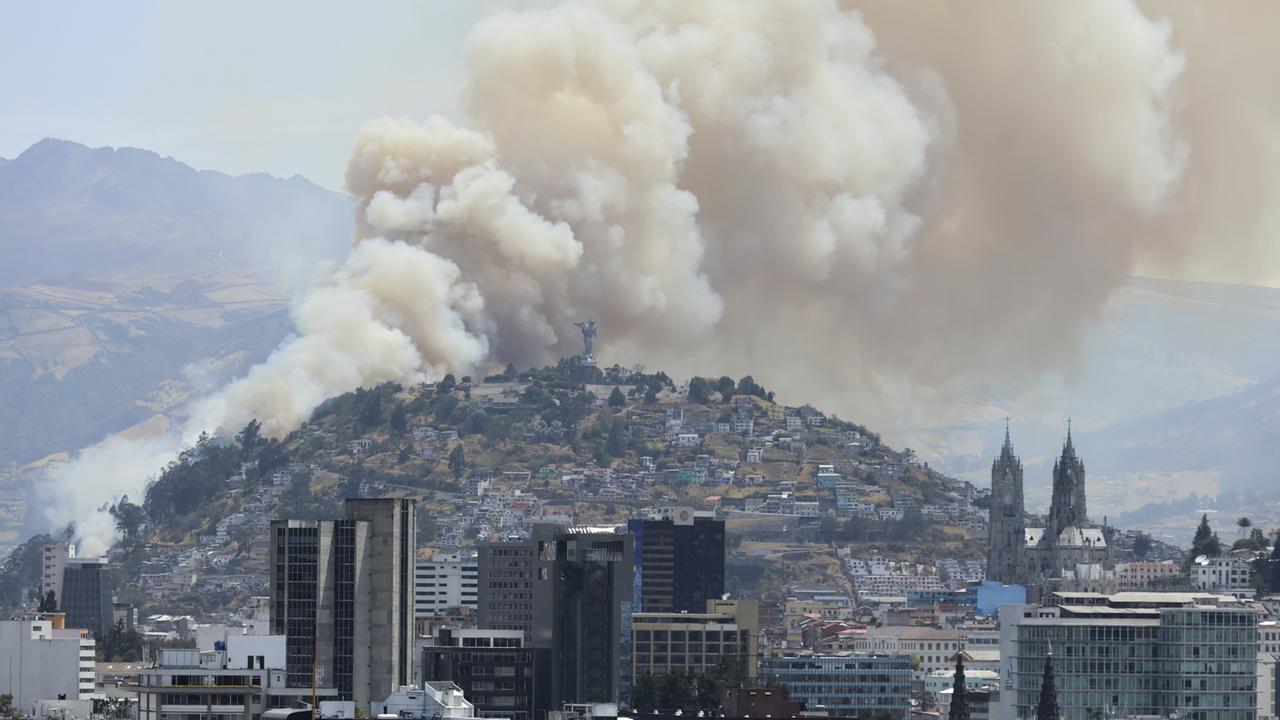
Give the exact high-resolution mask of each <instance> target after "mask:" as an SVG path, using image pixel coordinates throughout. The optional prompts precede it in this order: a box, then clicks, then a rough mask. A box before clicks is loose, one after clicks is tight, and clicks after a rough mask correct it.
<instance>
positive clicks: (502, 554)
mask: <svg viewBox="0 0 1280 720" xmlns="http://www.w3.org/2000/svg"><path fill="white" fill-rule="evenodd" d="M534 557H535V553H534V546H533V544H532V543H530V542H529V541H528V540H514V541H507V542H496V543H486V544H482V545H481V546H480V547H479V553H478V557H477V563H476V587H477V591H478V595H477V600H476V603H477V605H476V624H477V625H479V626H480V627H481V628H485V629H489V630H519V631H521V632H523V633H524V637H525V641H526V642H528V641H530V640H532V639H533V578H534Z"/></svg>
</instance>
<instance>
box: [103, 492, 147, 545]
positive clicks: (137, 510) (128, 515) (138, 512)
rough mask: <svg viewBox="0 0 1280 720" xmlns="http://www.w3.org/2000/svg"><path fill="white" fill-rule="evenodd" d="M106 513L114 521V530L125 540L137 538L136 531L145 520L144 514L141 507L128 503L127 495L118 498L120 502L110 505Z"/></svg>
mask: <svg viewBox="0 0 1280 720" xmlns="http://www.w3.org/2000/svg"><path fill="white" fill-rule="evenodd" d="M108 512H110V513H111V517H112V518H114V519H115V521H116V530H118V531H119V532H120V534H121V535H123V536H124V539H125V540H133V539H134V538H135V537H137V536H138V530H140V529H141V528H142V523H143V521H144V520H146V513H144V512H143V511H142V506H141V505H137V504H135V503H131V502H129V496H128V495H125V496H124V497H122V498H120V501H119V502H117V503H116V504H115V505H112V506H111V509H110V510H109V511H108Z"/></svg>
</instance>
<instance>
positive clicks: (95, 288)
mask: <svg viewBox="0 0 1280 720" xmlns="http://www.w3.org/2000/svg"><path fill="white" fill-rule="evenodd" d="M291 326H292V324H291V323H290V321H289V318H288V313H287V312H286V310H285V305H284V302H283V300H282V299H281V297H280V295H279V292H278V291H276V290H274V289H273V288H269V287H265V286H263V285H261V284H257V283H254V282H252V281H250V280H248V279H245V278H243V277H239V276H219V277H206V278H151V279H149V280H148V281H147V282H145V283H142V282H139V283H129V282H124V281H105V280H97V281H88V280H82V281H80V282H79V283H78V284H77V287H75V288H68V287H58V286H49V285H34V286H26V287H23V288H16V289H9V290H0V397H3V398H4V402H3V403H0V433H2V434H3V437H4V438H5V442H3V443H0V469H3V468H4V467H6V466H8V465H10V464H11V463H16V464H19V465H21V464H24V463H27V462H30V461H33V460H35V459H37V458H40V457H43V456H45V455H48V454H50V453H55V452H59V451H64V450H73V449H77V448H80V447H83V446H85V445H88V444H91V443H94V442H96V441H98V440H99V439H101V438H102V437H103V436H104V435H107V434H110V433H113V432H118V431H120V430H122V429H124V428H126V427H129V426H130V425H132V424H134V423H136V422H139V421H141V420H144V419H146V418H147V417H149V416H151V415H152V414H155V413H158V412H165V411H168V410H170V409H171V408H172V407H173V406H174V405H175V404H176V403H177V402H178V401H180V400H182V399H184V398H185V397H186V395H187V394H188V393H190V392H191V390H192V384H193V383H196V382H214V381H216V380H218V379H220V378H224V377H226V376H227V375H228V373H232V372H239V371H242V370H244V369H245V368H246V367H247V366H248V364H249V363H252V362H256V361H258V360H261V359H263V358H265V357H266V355H267V353H268V352H270V350H271V348H273V347H275V345H276V344H277V343H278V342H279V341H280V339H281V338H283V337H284V335H285V334H286V333H287V332H288V331H289V329H290V328H291Z"/></svg>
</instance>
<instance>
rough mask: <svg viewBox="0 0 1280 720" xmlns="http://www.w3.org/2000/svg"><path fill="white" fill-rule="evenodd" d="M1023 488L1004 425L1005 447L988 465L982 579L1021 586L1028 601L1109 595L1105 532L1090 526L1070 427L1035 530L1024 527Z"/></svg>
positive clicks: (1112, 583) (1111, 570)
mask: <svg viewBox="0 0 1280 720" xmlns="http://www.w3.org/2000/svg"><path fill="white" fill-rule="evenodd" d="M1022 488H1023V485H1022V461H1021V460H1020V459H1019V458H1018V456H1017V455H1015V454H1014V452H1013V441H1012V439H1011V438H1010V436H1009V428H1008V427H1007V426H1006V427H1005V432H1004V446H1003V447H1002V448H1000V455H999V456H997V457H996V459H995V460H994V461H993V462H992V464H991V508H990V515H989V521H988V524H987V533H988V534H987V539H988V551H987V579H988V580H994V581H996V582H1000V583H1004V584H1007V585H1022V586H1024V587H1026V588H1027V599H1028V601H1030V602H1035V601H1036V600H1038V599H1039V597H1040V596H1041V595H1043V594H1044V593H1047V592H1054V591H1075V592H1086V591H1088V592H1114V590H1115V572H1114V566H1113V565H1112V562H1111V552H1110V549H1109V547H1108V545H1107V532H1106V528H1105V527H1099V526H1097V525H1096V524H1094V523H1091V522H1089V512H1088V506H1087V504H1086V497H1085V472H1084V462H1082V461H1081V460H1080V458H1079V456H1077V455H1076V448H1075V444H1074V443H1073V442H1072V439H1071V426H1070V424H1068V426H1067V439H1066V442H1065V443H1064V444H1063V447H1062V454H1061V455H1060V456H1059V457H1058V459H1057V460H1055V461H1054V463H1053V495H1052V499H1051V500H1050V504H1049V514H1048V516H1047V517H1045V519H1044V522H1042V523H1036V524H1038V525H1040V527H1034V526H1031V525H1029V524H1028V522H1027V520H1028V518H1027V514H1026V509H1025V507H1024V505H1023V491H1022Z"/></svg>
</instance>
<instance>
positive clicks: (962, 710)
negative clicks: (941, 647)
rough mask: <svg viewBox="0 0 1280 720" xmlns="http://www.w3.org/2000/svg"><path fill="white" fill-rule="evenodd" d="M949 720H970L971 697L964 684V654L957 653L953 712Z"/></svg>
mask: <svg viewBox="0 0 1280 720" xmlns="http://www.w3.org/2000/svg"><path fill="white" fill-rule="evenodd" d="M947 720H969V697H968V695H966V691H965V682H964V653H962V652H957V653H956V674H955V682H953V683H952V684H951V710H950V711H949V712H948V713H947Z"/></svg>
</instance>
